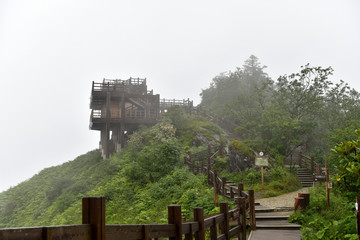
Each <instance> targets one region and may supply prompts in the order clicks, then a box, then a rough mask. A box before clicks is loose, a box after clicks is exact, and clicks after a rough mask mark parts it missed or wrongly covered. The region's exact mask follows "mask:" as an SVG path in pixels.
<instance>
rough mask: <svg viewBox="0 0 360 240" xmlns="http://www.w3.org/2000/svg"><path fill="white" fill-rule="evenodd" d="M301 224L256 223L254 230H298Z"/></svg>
mask: <svg viewBox="0 0 360 240" xmlns="http://www.w3.org/2000/svg"><path fill="white" fill-rule="evenodd" d="M300 228H301V226H300V225H297V224H291V225H263V224H256V230H258V229H276V230H298V229H300Z"/></svg>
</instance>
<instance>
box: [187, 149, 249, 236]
mask: <svg viewBox="0 0 360 240" xmlns="http://www.w3.org/2000/svg"><path fill="white" fill-rule="evenodd" d="M211 149H212V148H211V147H210V146H209V147H208V150H207V154H204V153H205V151H206V150H202V151H199V152H197V153H192V152H189V153H188V155H187V156H185V157H184V163H185V164H186V165H188V166H189V168H190V170H191V171H192V172H194V173H195V174H197V173H206V174H207V178H208V181H209V183H211V184H212V185H213V186H214V191H215V192H216V193H219V194H222V195H223V196H224V197H226V198H230V199H234V200H237V199H238V198H240V197H244V199H245V211H246V212H247V213H249V214H250V220H249V222H248V223H249V225H250V227H251V228H252V229H255V228H256V221H255V197H254V191H253V190H249V192H248V193H246V192H244V191H243V185H242V184H238V185H236V184H234V183H230V182H227V181H226V178H221V177H219V176H218V175H217V174H215V172H214V171H212V170H211V168H212V164H213V163H214V162H213V161H212V159H211V158H214V157H215V156H217V155H218V154H219V153H220V152H221V151H220V149H219V147H217V148H216V149H217V150H216V151H215V153H212V152H211ZM200 153H201V154H200ZM194 156H195V157H194ZM215 176H216V178H215ZM215 203H216V201H215Z"/></svg>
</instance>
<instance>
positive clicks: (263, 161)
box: [255, 152, 269, 186]
mask: <svg viewBox="0 0 360 240" xmlns="http://www.w3.org/2000/svg"><path fill="white" fill-rule="evenodd" d="M255 166H258V167H261V184H262V186H264V167H267V166H269V160H268V157H265V156H264V153H263V152H260V153H259V156H256V157H255Z"/></svg>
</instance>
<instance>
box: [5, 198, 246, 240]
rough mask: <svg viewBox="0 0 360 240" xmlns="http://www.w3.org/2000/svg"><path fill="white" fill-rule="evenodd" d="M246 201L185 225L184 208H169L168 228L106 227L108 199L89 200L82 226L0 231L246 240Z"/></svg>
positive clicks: (62, 238) (46, 238)
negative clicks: (182, 211) (182, 212)
mask: <svg viewBox="0 0 360 240" xmlns="http://www.w3.org/2000/svg"><path fill="white" fill-rule="evenodd" d="M245 205H246V200H245V198H244V197H239V198H237V207H235V208H234V209H231V210H229V207H228V204H227V203H221V204H220V213H217V214H214V215H212V216H209V217H204V211H203V208H194V220H192V221H190V222H183V219H182V216H181V206H180V205H172V206H168V224H141V225H105V198H104V197H86V198H83V201H82V223H83V224H82V225H71V226H49V227H31V228H12V229H0V239H1V240H20V239H21V240H22V239H26V240H74V239H77V240H105V239H106V240H115V239H127V240H132V239H134V240H135V239H146V240H149V239H159V238H169V239H170V240H180V239H183V237H185V238H184V239H185V240H191V239H194V238H195V239H196V240H204V239H205V235H208V236H209V238H210V239H212V240H228V239H230V238H232V237H237V238H239V239H242V240H245V239H246V206H245Z"/></svg>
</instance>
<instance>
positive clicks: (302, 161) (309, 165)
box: [298, 152, 325, 177]
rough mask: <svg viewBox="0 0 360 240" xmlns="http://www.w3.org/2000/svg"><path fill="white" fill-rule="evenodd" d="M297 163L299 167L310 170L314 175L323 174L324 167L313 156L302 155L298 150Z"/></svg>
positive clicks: (319, 175)
mask: <svg viewBox="0 0 360 240" xmlns="http://www.w3.org/2000/svg"><path fill="white" fill-rule="evenodd" d="M298 164H299V166H300V167H303V168H306V169H308V170H310V171H311V172H312V173H313V175H314V176H318V177H321V176H324V175H325V172H324V168H323V167H322V166H321V164H319V163H317V162H315V160H314V158H313V157H309V156H306V155H303V154H302V152H299V157H298Z"/></svg>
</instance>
